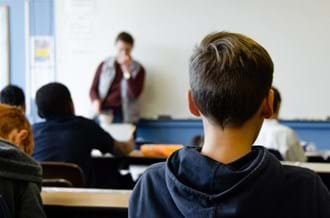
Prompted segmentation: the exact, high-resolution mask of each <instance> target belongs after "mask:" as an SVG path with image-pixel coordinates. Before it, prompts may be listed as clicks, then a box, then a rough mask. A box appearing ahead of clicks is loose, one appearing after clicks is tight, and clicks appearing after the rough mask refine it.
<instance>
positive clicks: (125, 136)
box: [101, 123, 136, 141]
mask: <svg viewBox="0 0 330 218" xmlns="http://www.w3.org/2000/svg"><path fill="white" fill-rule="evenodd" d="M101 127H102V128H103V129H104V130H105V131H106V132H108V133H109V134H110V135H111V136H112V137H113V138H114V139H116V140H117V141H129V140H130V139H132V137H133V134H134V131H135V128H136V127H135V126H134V125H133V124H129V123H123V124H117V123H116V124H107V123H101Z"/></svg>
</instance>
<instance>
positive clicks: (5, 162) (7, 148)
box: [0, 140, 42, 185]
mask: <svg viewBox="0 0 330 218" xmlns="http://www.w3.org/2000/svg"><path fill="white" fill-rule="evenodd" d="M0 177H2V178H7V179H13V180H22V181H26V182H33V183H37V184H39V185H41V181H42V171H41V167H40V166H39V164H38V163H37V162H35V161H34V160H33V159H32V158H31V157H29V156H28V155H27V154H25V153H24V152H22V151H20V150H19V149H17V147H16V146H15V145H13V144H10V143H9V142H6V141H3V140H0Z"/></svg>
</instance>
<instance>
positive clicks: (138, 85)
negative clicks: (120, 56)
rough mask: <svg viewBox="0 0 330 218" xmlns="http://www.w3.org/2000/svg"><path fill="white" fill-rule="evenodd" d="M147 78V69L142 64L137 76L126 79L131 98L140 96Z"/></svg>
mask: <svg viewBox="0 0 330 218" xmlns="http://www.w3.org/2000/svg"><path fill="white" fill-rule="evenodd" d="M144 80H145V70H144V68H143V67H142V66H141V67H140V70H139V72H138V73H137V75H136V77H135V78H133V77H130V78H129V79H127V80H126V82H127V94H128V96H129V97H130V98H131V99H136V98H138V97H139V96H140V95H141V93H142V90H143V85H144Z"/></svg>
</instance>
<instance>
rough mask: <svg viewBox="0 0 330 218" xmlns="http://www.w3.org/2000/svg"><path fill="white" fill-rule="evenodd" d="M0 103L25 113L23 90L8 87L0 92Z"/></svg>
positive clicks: (11, 86)
mask: <svg viewBox="0 0 330 218" xmlns="http://www.w3.org/2000/svg"><path fill="white" fill-rule="evenodd" d="M0 103H1V104H8V105H12V106H16V107H19V108H21V109H22V110H23V111H25V96H24V92H23V90H22V89H21V88H20V87H18V86H15V85H8V86H6V87H5V88H3V89H2V90H1V92H0Z"/></svg>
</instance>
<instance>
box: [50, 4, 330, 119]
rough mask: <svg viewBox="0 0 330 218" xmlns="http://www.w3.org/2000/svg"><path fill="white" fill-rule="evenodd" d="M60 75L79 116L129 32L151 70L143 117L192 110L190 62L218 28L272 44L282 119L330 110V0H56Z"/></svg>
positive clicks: (314, 115)
mask: <svg viewBox="0 0 330 218" xmlns="http://www.w3.org/2000/svg"><path fill="white" fill-rule="evenodd" d="M55 2H56V30H57V39H56V43H57V73H58V80H59V81H61V82H64V83H65V84H67V85H68V86H69V88H70V89H71V91H72V93H73V98H74V101H75V104H76V109H77V112H78V113H79V114H87V112H88V108H89V103H90V102H89V98H88V90H89V87H90V84H91V80H92V77H93V75H94V72H95V69H96V67H97V65H98V63H99V62H100V61H101V60H102V59H103V58H105V57H107V56H109V55H113V54H114V50H113V49H114V44H113V41H114V39H115V36H116V34H117V33H118V32H120V31H122V30H127V31H129V32H131V33H132V34H133V35H134V37H135V39H136V47H135V50H134V53H133V55H134V57H136V58H137V59H138V60H139V61H140V62H142V63H143V64H144V66H145V68H146V69H147V81H146V86H145V90H144V93H143V96H142V98H141V105H142V109H143V110H142V115H143V116H144V117H155V116H157V115H158V114H170V115H172V116H173V117H176V118H186V117H188V116H190V115H189V113H188V110H187V104H186V90H187V89H188V60H189V57H190V55H191V53H192V49H193V47H194V46H195V45H196V44H197V43H198V42H199V41H200V40H201V39H202V37H203V36H204V35H205V34H207V33H209V32H211V31H218V30H228V31H235V32H241V33H244V34H246V35H248V36H250V37H252V38H254V39H256V40H257V41H258V42H260V43H261V44H262V45H263V46H264V47H266V48H267V49H268V51H269V53H270V54H271V56H272V58H273V61H274V63H275V75H274V79H275V80H274V83H275V85H276V86H277V87H278V88H279V89H280V91H281V92H282V95H283V99H284V102H283V107H282V114H281V115H282V117H283V118H289V119H291V118H305V119H306V118H309V119H310V118H325V117H326V116H328V115H330V99H329V100H328V99H327V97H328V96H329V93H330V86H329V85H328V83H329V81H330V73H329V69H330V52H329V51H330V42H329V39H330V28H329V24H330V11H329V8H330V1H326V0H314V1H311V0H276V1H275V0H272V1H265V0H250V1H246V0H235V1H229V0H227V1H225V0H199V1H197V0H181V1H178V0H166V1H164V0H135V1H131V0H120V1H119V0H83V1H82V0H57V1H55Z"/></svg>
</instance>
